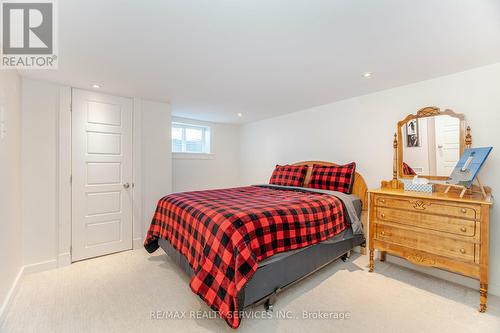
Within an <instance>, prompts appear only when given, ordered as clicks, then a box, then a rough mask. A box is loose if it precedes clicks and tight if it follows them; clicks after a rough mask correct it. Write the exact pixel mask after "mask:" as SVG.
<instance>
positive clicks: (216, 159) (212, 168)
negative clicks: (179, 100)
mask: <svg viewBox="0 0 500 333" xmlns="http://www.w3.org/2000/svg"><path fill="white" fill-rule="evenodd" d="M175 120H176V121H179V122H187V123H191V124H193V123H195V124H200V125H205V126H210V128H211V133H210V135H211V137H212V144H211V149H212V150H211V155H210V156H208V157H197V156H196V155H195V154H189V155H188V156H185V155H183V154H174V158H173V161H172V166H173V178H172V179H173V191H174V192H183V191H193V190H203V189H214V188H227V187H235V186H238V185H239V184H240V178H239V176H240V165H239V158H240V154H239V152H240V137H239V135H240V132H239V130H240V127H239V126H237V125H227V124H215V123H207V122H200V121H196V120H189V119H181V118H175Z"/></svg>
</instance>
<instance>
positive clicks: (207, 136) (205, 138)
mask: <svg viewBox="0 0 500 333" xmlns="http://www.w3.org/2000/svg"><path fill="white" fill-rule="evenodd" d="M174 127H177V128H181V129H182V139H181V151H174V145H173V141H174V138H173V137H171V143H172V148H171V151H172V154H173V155H174V158H176V157H181V158H200V157H203V156H204V157H210V156H211V155H212V128H211V126H209V125H206V124H199V123H196V122H187V121H177V120H172V124H171V130H172V131H173V129H174ZM187 129H196V130H199V129H201V130H202V139H201V145H202V149H201V151H200V152H196V151H187V144H186V143H187V140H186V130H187Z"/></svg>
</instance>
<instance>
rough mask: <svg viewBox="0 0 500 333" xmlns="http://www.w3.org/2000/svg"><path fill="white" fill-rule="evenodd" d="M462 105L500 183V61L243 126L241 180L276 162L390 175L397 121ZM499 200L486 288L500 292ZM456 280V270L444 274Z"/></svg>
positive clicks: (255, 177)
mask: <svg viewBox="0 0 500 333" xmlns="http://www.w3.org/2000/svg"><path fill="white" fill-rule="evenodd" d="M429 105H435V106H438V107H440V108H443V109H444V108H451V109H453V110H455V111H456V112H459V113H464V114H465V117H466V121H467V123H468V124H469V125H470V126H471V128H472V136H473V145H474V146H476V147H480V146H493V147H495V148H494V150H493V153H492V155H491V156H490V158H489V160H488V161H487V162H486V164H485V166H484V169H483V170H482V172H481V178H482V181H483V182H484V183H485V184H487V185H489V186H491V187H492V188H493V191H494V193H495V191H500V177H498V173H497V172H498V170H499V169H500V135H499V132H498V126H499V124H500V63H499V64H495V65H491V66H486V67H482V68H477V69H474V70H470V71H466V72H462V73H457V74H454V75H449V76H445V77H441V78H437V79H433V80H429V81H424V82H419V83H415V84H411V85H407V86H403V87H399V88H395V89H390V90H385V91H381V92H378V93H374V94H370V95H365V96H360V97H356V98H352V99H348V100H344V101H340V102H336V103H332V104H328V105H323V106H320V107H316V108H311V109H308V110H303V111H299V112H295V113H292V114H288V115H285V116H281V117H277V118H273V119H268V120H263V121H259V122H255V123H251V124H247V125H245V126H243V128H242V136H241V140H242V142H241V147H242V150H241V167H242V181H243V183H246V184H250V183H259V182H265V181H267V180H268V179H269V176H270V175H271V172H272V170H273V167H274V165H275V164H276V163H290V162H295V161H301V160H316V159H317V160H325V161H334V162H339V163H346V162H350V161H356V162H357V163H358V171H359V172H360V173H361V174H362V175H363V176H364V177H365V179H366V181H367V183H368V186H369V187H370V188H375V187H379V186H380V180H382V179H390V178H391V177H392V158H393V155H392V151H393V150H392V136H393V134H394V132H395V130H396V123H397V121H399V120H400V119H403V118H404V116H406V115H407V114H409V113H415V112H416V111H417V110H418V109H420V108H421V107H424V106H429ZM499 220H500V207H499V205H498V204H496V205H494V206H493V209H492V215H491V229H490V230H491V231H490V235H491V236H490V237H491V240H490V244H491V245H490V251H491V252H490V255H491V256H490V291H491V292H492V293H495V294H497V295H500V282H499V281H500V224H499V223H497V222H498V221H499ZM449 278H450V279H453V280H455V279H456V278H455V276H451V275H450V276H449Z"/></svg>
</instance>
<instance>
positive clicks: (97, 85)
mask: <svg viewBox="0 0 500 333" xmlns="http://www.w3.org/2000/svg"><path fill="white" fill-rule="evenodd" d="M92 88H94V89H99V88H101V86H100V85H99V84H93V85H92Z"/></svg>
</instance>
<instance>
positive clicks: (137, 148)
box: [56, 87, 145, 267]
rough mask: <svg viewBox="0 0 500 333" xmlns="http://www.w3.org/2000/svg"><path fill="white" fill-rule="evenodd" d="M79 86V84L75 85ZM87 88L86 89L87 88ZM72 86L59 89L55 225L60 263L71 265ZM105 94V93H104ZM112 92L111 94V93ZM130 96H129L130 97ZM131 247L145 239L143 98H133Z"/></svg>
mask: <svg viewBox="0 0 500 333" xmlns="http://www.w3.org/2000/svg"><path fill="white" fill-rule="evenodd" d="M75 89H76V88H75ZM84 90H85V89H84ZM72 92H73V88H72V87H61V88H60V89H59V116H58V124H57V127H58V129H59V133H58V138H57V139H58V147H57V157H58V166H57V167H58V170H57V171H58V174H59V177H58V186H57V187H58V198H57V199H58V200H57V205H58V207H57V212H58V228H56V230H57V231H56V232H57V235H56V236H57V237H56V239H57V240H58V245H57V250H58V253H57V265H58V267H63V266H67V265H70V264H71V262H72V259H71V245H72V244H71V228H72V223H73V221H72V217H71V215H72V196H71V174H72V163H71V159H72V140H71V139H72V137H71V132H72V124H71V116H72V114H71V112H72V110H71V104H72ZM103 94H106V93H103ZM110 95H112V94H110ZM127 98H130V97H127ZM132 99H133V103H132V104H133V106H132V115H133V116H132V182H133V188H132V249H137V248H140V247H141V246H142V242H143V240H144V232H143V231H144V230H145V226H144V225H143V216H144V215H143V193H142V141H141V134H142V130H141V129H142V101H141V99H140V98H132Z"/></svg>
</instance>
